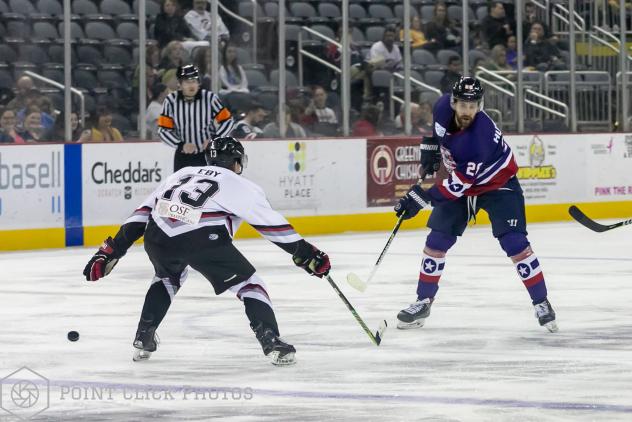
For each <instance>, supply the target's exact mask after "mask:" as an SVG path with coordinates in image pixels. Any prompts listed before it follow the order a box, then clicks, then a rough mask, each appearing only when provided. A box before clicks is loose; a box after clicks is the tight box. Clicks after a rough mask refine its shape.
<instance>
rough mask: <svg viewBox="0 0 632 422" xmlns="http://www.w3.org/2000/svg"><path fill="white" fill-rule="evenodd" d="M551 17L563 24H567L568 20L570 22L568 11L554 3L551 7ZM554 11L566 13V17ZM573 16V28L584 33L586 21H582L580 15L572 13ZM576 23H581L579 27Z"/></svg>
mask: <svg viewBox="0 0 632 422" xmlns="http://www.w3.org/2000/svg"><path fill="white" fill-rule="evenodd" d="M553 9H554V10H553V16H555V17H557V18H559V19H560V20H561V21H562V22H564V23H565V24H569V20H570V11H569V10H568V9H567V8H565V7H564V6H562V5H561V4H559V3H555V4H554V5H553ZM555 9H559V10H561V11H562V12H564V13H566V16H567V17H564V16H562V15H561V14H559V13H558V12H556V11H555ZM573 15H574V16H575V19H573V23H574V24H575V27H576V28H577V29H579V30H580V31H584V30H585V29H586V21H585V20H584V18H582V17H581V15H580V14H579V13H577V12H573ZM578 22H580V23H581V25H579V24H578Z"/></svg>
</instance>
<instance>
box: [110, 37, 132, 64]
mask: <svg viewBox="0 0 632 422" xmlns="http://www.w3.org/2000/svg"><path fill="white" fill-rule="evenodd" d="M131 50H132V48H131V44H130V43H129V42H127V40H110V41H108V42H107V45H106V46H105V47H104V48H103V56H104V58H105V61H106V62H107V63H113V64H122V65H125V66H130V65H132V63H133V62H132V53H131Z"/></svg>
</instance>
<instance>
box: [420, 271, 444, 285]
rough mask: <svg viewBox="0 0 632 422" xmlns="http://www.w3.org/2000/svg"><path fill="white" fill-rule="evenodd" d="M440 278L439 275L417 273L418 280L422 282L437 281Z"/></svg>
mask: <svg viewBox="0 0 632 422" xmlns="http://www.w3.org/2000/svg"><path fill="white" fill-rule="evenodd" d="M440 278H441V276H440V275H428V274H424V273H419V281H421V282H422V283H438V282H439V279H440Z"/></svg>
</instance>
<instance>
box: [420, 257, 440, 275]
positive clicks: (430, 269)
mask: <svg viewBox="0 0 632 422" xmlns="http://www.w3.org/2000/svg"><path fill="white" fill-rule="evenodd" d="M423 265H424V272H425V273H428V274H430V273H434V272H435V270H436V269H437V263H436V262H434V261H433V260H432V259H430V258H426V259H425V260H424V264H423Z"/></svg>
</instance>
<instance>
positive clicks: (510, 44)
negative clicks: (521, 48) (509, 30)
mask: <svg viewBox="0 0 632 422" xmlns="http://www.w3.org/2000/svg"><path fill="white" fill-rule="evenodd" d="M506 60H507V64H508V65H509V66H510V67H511V68H512V69H513V70H516V69H518V43H517V42H516V36H515V35H512V36H510V37H509V38H507V54H506Z"/></svg>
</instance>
